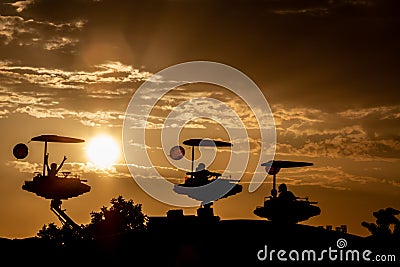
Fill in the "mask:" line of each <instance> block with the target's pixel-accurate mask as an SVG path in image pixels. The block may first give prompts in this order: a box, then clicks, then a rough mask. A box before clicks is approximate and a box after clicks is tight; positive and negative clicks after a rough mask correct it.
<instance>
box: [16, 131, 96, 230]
mask: <svg viewBox="0 0 400 267" xmlns="http://www.w3.org/2000/svg"><path fill="white" fill-rule="evenodd" d="M30 141H36V142H43V143H44V155H43V171H42V172H35V173H34V177H33V179H32V180H30V181H25V183H24V184H23V185H22V189H23V190H26V191H28V192H31V193H34V194H36V195H37V196H40V197H43V198H46V199H50V200H51V203H50V208H51V210H52V211H53V212H54V213H55V214H56V216H57V217H58V218H59V220H60V221H61V223H63V224H64V225H67V226H69V227H70V228H72V229H74V230H78V231H80V230H81V228H80V226H78V225H77V224H76V223H75V222H74V221H73V220H72V219H71V218H70V217H68V215H67V214H66V213H65V212H64V211H65V210H62V209H61V204H62V200H67V199H69V198H73V197H77V196H80V195H82V194H84V193H87V192H89V191H90V186H89V185H87V184H85V182H87V181H86V180H82V179H80V178H79V177H78V175H74V176H72V175H71V172H64V171H61V167H62V166H63V164H64V161H65V160H66V159H67V158H66V157H65V156H64V159H63V161H62V162H61V164H60V165H59V166H58V167H57V164H56V163H51V164H50V166H49V163H48V159H49V154H48V153H47V144H48V143H82V142H85V141H84V140H82V139H78V138H72V137H66V136H58V135H40V136H36V137H33V138H32V139H31V140H30ZM13 154H14V156H15V157H16V158H17V159H23V158H25V157H26V156H27V155H28V147H27V146H26V145H25V144H23V143H19V144H17V145H16V146H15V147H14V149H13Z"/></svg>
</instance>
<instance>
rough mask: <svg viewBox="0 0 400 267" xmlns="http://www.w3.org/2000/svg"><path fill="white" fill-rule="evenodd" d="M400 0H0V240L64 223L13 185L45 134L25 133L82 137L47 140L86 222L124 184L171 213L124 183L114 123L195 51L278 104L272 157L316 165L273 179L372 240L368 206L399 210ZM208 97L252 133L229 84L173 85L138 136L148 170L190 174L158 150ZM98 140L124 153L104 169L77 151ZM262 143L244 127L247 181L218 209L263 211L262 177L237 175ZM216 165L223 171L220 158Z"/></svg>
mask: <svg viewBox="0 0 400 267" xmlns="http://www.w3.org/2000/svg"><path fill="white" fill-rule="evenodd" d="M399 10H400V9H399V3H398V1H395V0H375V1H374V0H364V1H356V0H354V1H352V0H326V1H324V0H320V1H313V0H312V1H298V0H297V1H295V0H282V1H280V0H259V1H257V0H251V1H245V0H234V1H225V0H219V1H208V0H206V1H200V0H187V1H184V0H165V1H162V0H148V1H128V0H117V1H115V0H114V1H111V0H69V1H64V0H62V1H50V0H26V1H11V0H10V1H6V0H4V1H1V3H0V125H1V129H3V130H2V132H1V133H0V137H1V140H2V141H1V143H0V148H1V151H3V153H1V154H0V172H1V179H0V199H1V203H2V204H1V205H0V214H1V220H0V236H1V237H10V238H15V237H17V238H20V237H27V236H33V235H35V234H36V233H37V232H38V230H39V229H40V228H41V227H42V226H43V225H44V224H48V223H50V222H55V223H57V224H59V222H58V220H57V218H56V216H55V215H54V214H53V213H52V212H51V211H50V209H49V205H50V203H49V200H46V199H42V198H39V197H37V196H35V195H34V194H33V193H30V192H26V191H23V190H22V189H21V186H22V184H23V183H24V181H25V180H29V179H31V178H32V174H33V172H34V171H37V170H39V171H40V169H41V166H42V165H41V164H42V156H43V144H41V143H35V142H29V143H28V141H29V140H30V138H32V137H34V136H37V135H41V134H59V135H66V136H72V137H78V138H83V139H85V140H86V141H87V142H85V143H84V144H67V145H60V144H52V145H51V146H50V147H49V153H50V160H52V161H55V162H58V163H59V162H60V161H61V160H62V157H63V155H67V157H68V159H67V161H66V164H65V166H64V168H65V169H67V170H71V171H77V172H80V173H81V174H82V176H83V177H84V178H85V179H87V180H88V184H89V185H91V191H90V192H89V193H87V194H84V195H82V196H80V197H78V198H73V199H69V200H67V201H64V202H63V208H66V209H67V213H68V214H69V215H70V216H71V217H72V218H73V219H74V220H75V221H76V222H77V223H78V224H87V223H89V222H90V212H91V211H99V210H100V208H101V207H102V206H108V205H109V201H110V200H111V198H113V197H117V196H118V195H122V196H124V197H125V198H126V199H133V200H134V201H135V202H137V203H141V204H142V205H143V210H144V212H145V213H146V214H148V215H150V216H160V215H165V213H166V211H167V210H168V209H171V208H176V207H171V206H169V205H166V204H163V203H161V202H159V201H157V200H156V199H154V198H152V197H150V196H149V195H147V194H146V193H145V192H143V190H141V188H140V187H139V186H138V185H137V184H136V182H135V181H134V179H133V178H132V176H131V173H130V172H129V171H128V168H127V166H126V162H125V158H124V155H123V145H122V141H123V138H122V132H123V124H124V118H126V110H127V107H128V105H129V103H130V100H131V98H132V97H133V95H134V93H135V92H136V91H137V89H138V88H139V87H140V86H141V85H142V84H143V83H144V82H145V81H146V80H147V79H149V78H150V77H152V75H153V74H155V73H157V72H159V71H161V70H163V69H165V68H167V67H170V66H173V65H175V64H179V63H184V62H188V61H197V60H201V61H213V62H219V63H223V64H226V65H228V66H231V67H233V68H236V69H238V70H240V71H241V72H243V73H244V74H246V75H247V76H248V77H249V78H250V79H251V80H253V81H254V83H255V84H257V86H258V87H259V88H260V90H261V91H262V93H263V95H264V97H265V99H266V100H267V101H268V103H269V106H270V108H271V111H272V114H273V118H274V122H275V127H276V155H275V158H276V159H285V160H299V161H309V162H313V163H314V165H313V166H311V167H307V168H301V169H287V170H282V171H281V172H280V173H279V175H278V182H286V183H287V184H288V185H289V189H291V190H292V191H293V192H294V193H295V194H296V195H298V196H308V197H309V198H310V199H311V200H313V201H317V202H318V205H319V206H320V207H321V210H322V212H321V215H319V216H317V217H314V218H312V219H310V220H308V221H306V222H304V223H306V224H310V225H327V224H330V225H333V226H339V225H341V224H346V225H347V226H348V231H349V232H350V233H354V234H359V235H368V234H369V232H368V231H367V230H366V229H364V228H363V227H362V226H361V222H362V221H363V220H366V221H369V222H372V221H374V217H373V216H372V212H374V211H376V210H378V209H380V208H386V207H389V206H391V207H394V208H400V177H399V171H398V166H399V163H400V159H399V156H400V134H399V133H400V123H399V122H400V93H399V84H400V76H399V75H398V73H400V67H399V61H400V52H399V49H398V48H399V47H400V16H399V15H400V11H399ZM204 97H208V98H214V99H217V100H219V101H221V102H222V103H225V104H226V105H228V106H230V107H231V108H232V109H233V110H234V111H235V112H236V113H237V114H238V116H239V117H240V118H241V120H242V121H243V123H244V125H245V126H246V127H247V128H248V130H249V132H251V130H252V129H253V126H254V125H253V123H254V121H253V120H252V119H251V118H252V116H251V113H250V112H249V110H250V108H249V107H246V106H245V105H244V103H243V101H241V99H239V98H237V97H236V96H233V95H231V94H229V92H226V90H225V91H224V89H221V88H219V89H218V88H215V87H213V86H207V85H200V86H198V87H196V86H192V87H191V86H188V87H184V86H183V87H181V88H177V89H176V90H174V92H171V93H170V94H168V95H166V96H165V97H164V98H163V99H161V100H160V102H159V103H158V105H157V106H156V107H155V108H154V110H153V111H152V113H151V116H150V117H149V119H148V125H149V128H151V129H148V132H146V134H147V135H148V136H149V138H148V140H149V141H148V143H146V148H147V149H148V151H150V154H152V153H153V152H154V157H153V158H152V161H153V162H154V167H156V168H158V169H159V170H160V172H161V173H163V175H165V178H168V179H170V180H171V181H173V180H174V179H175V180H176V181H178V182H179V181H180V180H182V179H183V177H184V175H185V174H184V171H182V170H178V169H176V168H171V166H170V165H169V163H168V161H167V160H165V158H162V157H161V156H160V155H158V154H160V153H161V152H162V149H163V148H162V146H161V143H160V140H159V139H160V134H159V132H160V128H162V127H159V126H160V125H161V126H162V122H163V121H164V120H165V118H166V116H168V114H169V112H171V111H172V110H173V108H174V107H175V106H177V105H179V104H180V103H182V102H184V101H189V100H190V99H194V98H204ZM185 103H186V104H187V103H188V102H185ZM196 106H197V108H198V110H200V111H203V112H204V113H205V116H213V115H214V116H220V117H221V118H222V119H223V118H228V116H225V115H224V112H223V109H221V107H223V105H222V104H221V107H218V106H216V107H213V108H209V107H208V106H206V105H205V106H202V105H201V104H200V105H196ZM191 107H192V106H189V107H187V108H191ZM207 107H208V108H207ZM249 114H250V115H249ZM189 119H190V118H189ZM210 128H212V130H210ZM253 130H254V129H253ZM99 135H108V136H111V137H112V138H114V140H115V141H116V142H117V143H118V144H119V147H118V149H119V155H118V158H117V159H116V160H115V162H114V164H113V165H112V166H110V167H109V168H106V169H101V168H98V166H96V165H94V164H92V163H91V162H90V158H89V157H88V155H87V153H85V152H86V151H87V144H88V143H89V142H90V140H91V139H93V138H95V137H96V136H99ZM194 135H197V136H196V137H203V138H206V137H209V138H222V139H226V138H227V135H226V133H224V131H223V128H221V127H220V126H218V125H217V124H216V123H215V122H213V121H207V120H204V119H193V120H192V121H191V122H190V123H189V124H187V127H186V128H185V130H183V131H182V137H181V138H182V140H183V139H185V138H191V137H193V136H194ZM259 138H260V135H259V134H257V133H251V134H249V139H248V140H249V143H250V149H251V150H250V151H251V157H250V162H249V165H250V167H249V168H248V169H247V172H246V173H245V175H244V177H237V178H243V186H244V190H243V192H242V193H240V194H238V195H235V196H232V197H230V198H226V199H222V200H219V201H217V202H215V204H214V212H215V214H216V215H218V216H220V217H221V218H222V219H233V218H243V219H261V218H258V217H256V216H255V215H254V214H253V210H254V209H255V207H256V206H259V205H262V203H263V199H264V196H267V195H269V191H270V189H271V177H269V176H268V177H267V179H266V180H265V183H264V184H263V185H262V186H261V187H259V188H258V189H257V190H256V191H255V192H252V193H250V192H248V188H247V187H248V183H247V182H246V181H249V175H251V171H252V170H254V168H256V166H254V161H252V160H253V159H254V157H255V158H256V157H257V155H259V151H258V150H259V149H260V148H259V142H258V141H259ZM21 142H22V143H26V144H27V145H28V147H29V155H28V157H27V158H25V159H23V160H17V159H16V158H14V156H13V155H12V148H13V147H14V145H15V144H17V143H21ZM257 144H258V145H257ZM53 145H54V146H53ZM188 151H189V150H188ZM157 153H158V154H157ZM221 153H222V154H223V153H227V152H226V151H222V152H221ZM222 159H223V157H222ZM252 164H253V165H252ZM139 165H140V164H139ZM137 167H140V166H137ZM212 167H214V168H215V169H217V170H220V171H221V170H222V171H226V172H229V170H225V169H224V168H225V167H226V164H220V165H218V164H217V163H215V164H214V165H213V166H212ZM184 212H185V214H194V213H195V212H196V210H195V208H186V209H185V210H184Z"/></svg>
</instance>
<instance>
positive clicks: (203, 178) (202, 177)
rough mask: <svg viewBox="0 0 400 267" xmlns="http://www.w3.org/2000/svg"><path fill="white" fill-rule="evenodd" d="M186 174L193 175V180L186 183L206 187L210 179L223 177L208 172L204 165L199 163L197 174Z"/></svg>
mask: <svg viewBox="0 0 400 267" xmlns="http://www.w3.org/2000/svg"><path fill="white" fill-rule="evenodd" d="M186 174H187V175H191V178H189V179H187V180H186V181H185V183H190V184H193V185H195V186H200V185H205V184H207V183H208V182H209V180H208V179H209V178H212V177H219V176H221V174H220V173H218V172H210V171H209V170H207V169H206V165H205V164H204V163H199V165H197V167H196V171H195V172H187V173H186Z"/></svg>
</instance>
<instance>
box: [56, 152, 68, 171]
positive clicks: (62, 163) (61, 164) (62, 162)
mask: <svg viewBox="0 0 400 267" xmlns="http://www.w3.org/2000/svg"><path fill="white" fill-rule="evenodd" d="M66 159H67V157H66V156H64V159H63V160H62V161H61V163H60V166H58V168H57V172H58V171H59V170H60V169H61V168H62V166H63V165H64V162H65V160H66Z"/></svg>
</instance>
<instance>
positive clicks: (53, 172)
mask: <svg viewBox="0 0 400 267" xmlns="http://www.w3.org/2000/svg"><path fill="white" fill-rule="evenodd" d="M48 159H49V155H48V154H47V155H46V157H45V164H46V168H47V175H48V177H49V178H56V177H57V173H58V171H59V170H60V169H61V168H62V166H63V165H64V162H65V160H66V159H67V157H66V156H64V159H63V160H62V161H61V163H60V166H58V168H57V163H54V162H53V163H51V164H50V167H49V162H48Z"/></svg>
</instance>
